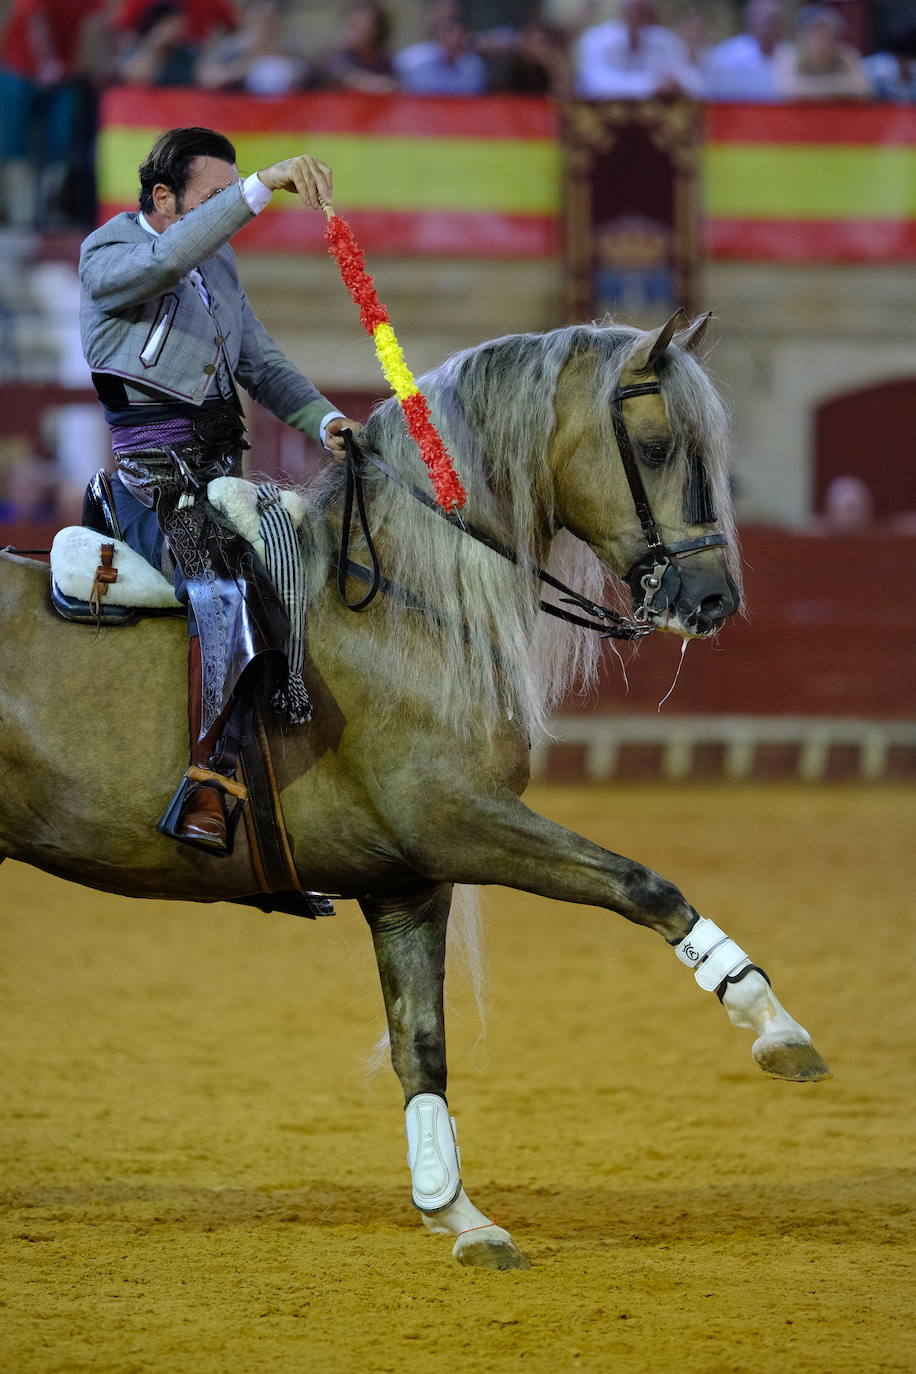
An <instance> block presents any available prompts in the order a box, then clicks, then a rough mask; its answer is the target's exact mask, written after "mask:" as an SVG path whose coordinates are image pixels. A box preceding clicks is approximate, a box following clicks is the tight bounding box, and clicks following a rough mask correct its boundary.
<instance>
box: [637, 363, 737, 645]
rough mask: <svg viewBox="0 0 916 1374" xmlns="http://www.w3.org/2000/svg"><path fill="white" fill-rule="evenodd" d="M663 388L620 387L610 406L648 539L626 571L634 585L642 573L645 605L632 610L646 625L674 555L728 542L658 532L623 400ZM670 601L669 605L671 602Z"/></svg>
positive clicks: (643, 384)
mask: <svg viewBox="0 0 916 1374" xmlns="http://www.w3.org/2000/svg"><path fill="white" fill-rule="evenodd" d="M660 395H661V387H660V385H659V383H658V382H637V383H635V384H634V385H633V386H621V387H618V388H617V390H616V391H615V392H614V399H613V402H612V405H611V423H612V424H613V426H614V438H615V439H616V440H617V448H618V450H619V452H620V461H621V464H622V465H623V470H624V474H625V475H626V479H627V485H628V486H629V488H630V495H631V496H632V498H633V505H634V507H635V509H636V515H637V518H638V520H639V523H640V525H641V527H642V532H643V538H644V539H645V541H646V546H647V547H646V552H645V553H644V554H643V556H642V558H640V559H638V560H637V561H636V562H635V563H634V564H633V566H632V568H631V569H630V571H629V572H628V573H627V575H626V578H625V581H626V582H628V583H629V584H630V586H632V585H633V579H634V577H636V576H637V575H639V585H640V587H641V588H642V591H643V600H642V604H641V605H639V606H637V608H636V610H635V611H634V612H633V619H634V620H636V621H637V622H639V623H640V624H643V625H645V624H646V623H647V622H648V619H649V617H650V615H651V614H652V613H653V610H654V608H655V598H656V596H657V595H658V593H659V592H660V591H661V590H662V585H663V583H664V581H665V577H666V575H667V574H668V573H670V572H673V571H674V569H673V568H672V563H671V560H672V558H682V557H684V556H686V555H688V554H691V553H697V552H698V551H699V550H700V549H714V548H720V547H721V546H722V545H724V544H727V543H728V539H727V538H726V536H725V535H724V534H721V533H719V534H699V535H697V536H696V537H695V538H694V539H682V540H679V541H678V543H676V544H666V543H664V541H663V540H662V537H661V535H660V534H659V532H658V526H657V525H656V523H655V516H654V515H653V514H652V507H651V506H650V505H649V497H648V494H647V492H646V486H645V483H644V482H643V480H642V473H641V472H640V470H639V465H638V463H637V462H636V457H635V455H634V453H633V445H632V443H631V442H630V435H629V431H628V430H627V427H626V425H625V424H624V421H623V410H622V407H621V402H623V401H626V400H629V398H630V397H631V396H660ZM650 559H651V562H652V567H651V569H648V568H647V570H646V571H645V572H644V573H643V572H642V569H643V568H644V567H646V565H647V562H648V560H650ZM670 600H671V598H669V601H668V603H667V604H669V605H670Z"/></svg>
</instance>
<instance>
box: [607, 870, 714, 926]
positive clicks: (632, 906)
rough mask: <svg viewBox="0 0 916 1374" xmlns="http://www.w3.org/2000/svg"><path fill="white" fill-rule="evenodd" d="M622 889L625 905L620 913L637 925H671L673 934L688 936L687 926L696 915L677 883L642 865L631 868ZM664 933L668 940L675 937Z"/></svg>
mask: <svg viewBox="0 0 916 1374" xmlns="http://www.w3.org/2000/svg"><path fill="white" fill-rule="evenodd" d="M623 888H624V894H625V899H626V906H625V908H624V909H623V911H622V913H621V914H622V915H624V916H626V917H627V919H628V920H630V921H635V922H636V923H637V924H638V925H647V926H653V927H655V928H658V927H659V925H660V924H661V923H664V924H665V925H669V924H670V925H671V927H672V935H677V937H678V938H681V935H683V934H685V933H686V925H687V924H688V923H689V922H690V921H691V920H693V918H694V916H695V915H696V912H695V911H694V910H693V908H692V907H691V906H690V904H689V902H688V901H687V899H686V898H685V896H684V894H683V893H682V892H681V890H680V889H679V888H677V887H675V885H674V883H671V882H669V881H668V879H667V878H663V877H662V876H661V874H659V873H655V872H654V871H653V870H652V869H651V868H644V867H643V865H642V864H636V863H634V864H633V865H632V867H631V868H630V870H629V872H628V873H627V874H626V876H625V878H624V883H623ZM682 927H683V929H682ZM663 933H664V934H665V938H666V939H671V938H672V935H669V934H667V932H665V931H663Z"/></svg>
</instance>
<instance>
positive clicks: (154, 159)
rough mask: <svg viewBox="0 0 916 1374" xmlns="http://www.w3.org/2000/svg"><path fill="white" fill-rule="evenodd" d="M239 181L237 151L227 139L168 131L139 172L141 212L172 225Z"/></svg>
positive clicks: (210, 131) (205, 132)
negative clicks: (158, 217)
mask: <svg viewBox="0 0 916 1374" xmlns="http://www.w3.org/2000/svg"><path fill="white" fill-rule="evenodd" d="M202 174H203V176H204V180H205V181H206V183H207V184H206V185H203V182H201V176H202ZM237 179H238V172H237V171H236V168H235V149H234V148H233V146H232V144H231V143H230V142H229V140H228V138H225V137H224V136H223V135H222V134H218V133H216V132H215V131H214V130H213V129H200V128H189V129H169V131H168V133H165V134H162V135H160V137H159V138H157V139H156V142H155V143H154V144H153V146H152V148H151V149H150V151H149V154H148V155H147V158H146V161H145V162H144V163H143V165H142V167H141V168H140V209H141V210H142V211H143V213H144V214H145V215H151V214H159V215H163V216H164V217H165V218H166V220H167V222H170V221H171V220H172V219H179V218H180V217H181V216H182V215H184V214H186V213H187V211H188V210H192V209H193V208H194V206H195V205H199V204H200V203H201V201H203V200H206V199H207V198H208V197H209V196H210V195H212V194H213V192H214V191H216V190H220V189H222V187H223V186H226V185H228V184H229V183H230V182H231V181H234V180H237ZM198 182H200V183H201V184H200V185H198ZM211 182H212V183H213V184H212V185H211V184H210V183H211ZM198 192H199V194H198Z"/></svg>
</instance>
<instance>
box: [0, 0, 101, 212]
mask: <svg viewBox="0 0 916 1374" xmlns="http://www.w3.org/2000/svg"><path fill="white" fill-rule="evenodd" d="M102 3H103V0H14V3H13V7H12V11H11V13H10V17H9V22H8V24H7V26H6V30H5V32H4V34H3V37H2V39H0V163H2V166H3V184H2V186H0V198H2V200H3V202H4V208H5V214H6V218H7V220H8V222H9V223H10V224H12V225H15V226H16V227H19V228H33V227H43V226H45V225H47V224H48V223H49V222H53V219H54V217H55V215H59V214H60V211H61V205H60V197H61V192H62V189H63V184H64V180H65V178H66V175H67V172H68V170H69V169H73V171H74V173H75V174H76V175H77V176H83V177H84V178H85V179H86V180H91V156H92V137H91V126H92V119H91V113H92V106H93V102H92V92H91V89H90V88H89V87H88V84H87V83H86V82H85V81H83V80H82V79H81V72H80V57H81V53H80V39H81V35H82V31H83V25H84V24H85V22H86V20H87V19H88V18H89V17H90V15H92V14H93V13H94V12H95V11H96V10H98V9H99V8H100V7H101V4H102Z"/></svg>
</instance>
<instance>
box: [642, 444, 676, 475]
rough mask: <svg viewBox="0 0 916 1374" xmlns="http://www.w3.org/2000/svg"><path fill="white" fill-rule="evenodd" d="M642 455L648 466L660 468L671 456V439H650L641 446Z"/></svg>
mask: <svg viewBox="0 0 916 1374" xmlns="http://www.w3.org/2000/svg"><path fill="white" fill-rule="evenodd" d="M642 453H643V457H644V458H645V460H646V462H647V463H648V464H649V466H650V467H653V468H660V467H663V466H664V464H665V463H667V462H668V460H669V459H670V457H671V441H670V440H669V439H652V440H650V441H649V443H647V444H643V446H642Z"/></svg>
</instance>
